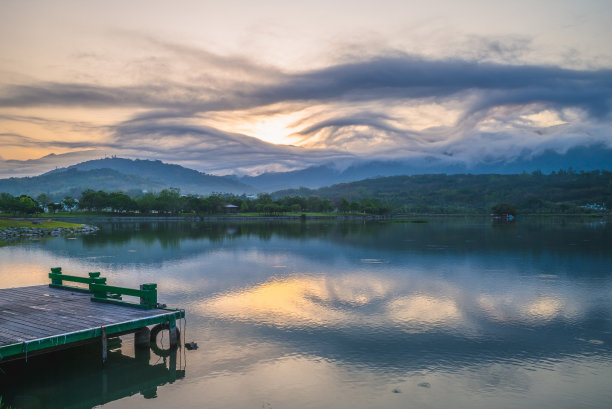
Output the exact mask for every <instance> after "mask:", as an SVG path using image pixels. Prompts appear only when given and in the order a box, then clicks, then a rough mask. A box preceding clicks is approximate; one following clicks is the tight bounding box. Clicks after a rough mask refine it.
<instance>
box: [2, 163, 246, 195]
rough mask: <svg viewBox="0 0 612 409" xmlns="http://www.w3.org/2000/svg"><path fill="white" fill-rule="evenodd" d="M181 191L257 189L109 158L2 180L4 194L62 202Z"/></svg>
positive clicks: (203, 192) (186, 171) (173, 167)
mask: <svg viewBox="0 0 612 409" xmlns="http://www.w3.org/2000/svg"><path fill="white" fill-rule="evenodd" d="M168 188H179V189H181V192H182V193H186V194H190V193H191V194H201V195H208V194H211V193H215V192H218V193H234V194H243V193H254V192H255V191H256V189H255V188H253V187H251V186H247V185H245V184H244V183H241V182H239V181H236V180H231V179H228V178H225V177H220V176H213V175H207V174H204V173H202V172H198V171H196V170H193V169H187V168H184V167H182V166H180V165H171V164H166V163H163V162H161V161H150V160H131V159H123V158H114V157H113V158H106V159H96V160H90V161H86V162H82V163H79V164H76V165H73V166H69V167H67V168H60V169H54V170H52V171H50V172H47V173H44V174H42V175H39V176H32V177H22V178H7V179H0V192H6V193H10V194H12V195H21V194H27V195H30V196H37V195H39V194H41V193H45V194H48V195H50V196H51V197H55V198H60V197H63V196H65V195H71V196H79V195H80V193H81V192H82V191H84V190H86V189H93V190H104V191H107V192H111V191H123V192H126V193H132V194H134V193H139V192H143V191H161V190H163V189H168Z"/></svg>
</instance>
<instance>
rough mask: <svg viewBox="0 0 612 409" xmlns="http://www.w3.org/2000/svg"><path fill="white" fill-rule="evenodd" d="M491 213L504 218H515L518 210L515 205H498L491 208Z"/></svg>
mask: <svg viewBox="0 0 612 409" xmlns="http://www.w3.org/2000/svg"><path fill="white" fill-rule="evenodd" d="M491 213H493V214H494V215H496V216H505V215H512V216H516V215H517V214H518V210H517V208H516V206H515V205H513V204H510V203H498V204H496V205H494V206H493V207H491Z"/></svg>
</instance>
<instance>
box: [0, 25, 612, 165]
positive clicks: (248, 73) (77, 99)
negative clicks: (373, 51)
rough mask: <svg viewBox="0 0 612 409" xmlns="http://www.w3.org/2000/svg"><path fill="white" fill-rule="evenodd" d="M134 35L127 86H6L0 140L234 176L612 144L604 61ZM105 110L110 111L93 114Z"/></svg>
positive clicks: (610, 77) (485, 45)
mask: <svg viewBox="0 0 612 409" xmlns="http://www.w3.org/2000/svg"><path fill="white" fill-rule="evenodd" d="M135 38H136V40H135V41H140V42H142V43H144V44H146V45H147V47H152V50H154V55H155V58H144V59H143V58H138V59H136V60H134V61H132V62H131V63H130V64H128V68H126V75H127V77H126V79H124V80H123V82H125V84H119V83H116V84H115V83H113V81H111V80H108V81H102V82H98V81H95V80H93V79H90V80H89V81H85V82H59V81H55V82H52V81H47V82H28V83H22V84H6V85H4V86H3V87H2V92H1V94H0V95H1V96H0V108H2V109H3V110H4V111H5V112H6V113H4V114H2V115H0V124H5V125H6V126H3V128H1V129H0V131H2V130H3V131H4V132H2V134H1V135H0V147H5V148H6V149H12V150H17V149H21V150H26V149H30V148H33V147H37V148H39V149H41V148H43V147H44V148H46V149H48V150H51V151H54V150H58V151H59V152H70V151H72V150H84V149H86V150H91V151H100V152H105V153H108V154H118V155H122V156H128V157H145V158H153V159H162V160H165V161H170V162H178V163H181V164H184V165H186V166H192V167H195V168H197V169H200V170H203V171H208V172H217V173H240V174H243V173H260V172H263V171H282V170H291V169H298V168H303V167H306V166H310V165H316V164H321V163H329V162H333V163H336V164H338V163H340V162H343V163H346V162H347V161H351V160H356V159H359V158H361V159H363V158H366V159H385V158H386V159H389V158H391V159H412V158H436V160H439V161H446V162H448V163H459V162H460V163H463V164H465V165H466V166H468V167H469V166H470V165H472V164H474V163H477V162H479V161H483V160H490V159H491V158H496V159H498V160H508V161H510V160H513V159H515V158H517V157H519V156H520V155H525V154H536V153H538V152H542V151H544V150H546V149H553V150H557V151H566V150H567V149H570V148H571V147H574V146H579V145H592V144H603V145H604V146H610V145H612V135H610V133H609V129H610V125H612V116H611V110H612V70H609V69H595V70H588V69H567V68H561V67H555V66H545V65H533V64H531V65H528V64H522V65H519V64H511V63H502V62H495V63H494V62H479V61H478V60H474V59H459V58H445V59H426V58H423V57H420V56H415V55H410V54H406V53H404V52H399V51H388V52H384V53H380V52H379V54H378V55H368V56H367V57H364V58H363V59H359V58H356V57H352V58H353V59H352V60H350V61H347V57H346V56H344V57H343V62H341V63H336V64H331V65H328V66H325V67H320V68H313V69H307V70H300V71H297V70H296V71H288V70H285V69H280V68H275V67H272V66H270V65H265V64H259V63H257V62H255V61H254V60H252V59H249V58H247V57H244V56H222V55H218V54H215V53H213V52H210V51H207V50H204V49H199V48H196V47H192V46H186V45H181V44H174V43H170V42H163V41H159V40H156V39H154V38H150V37H146V36H135ZM481 43H482V44H481V45H480V47H479V49H480V50H488V51H482V52H486V53H488V55H491V54H493V55H497V56H504V58H498V60H500V59H501V60H511V59H512V55H514V56H515V57H516V56H518V55H519V54H520V52H521V47H527V46H529V44H530V42H529V41H528V40H526V39H514V40H513V41H509V42H504V41H502V40H499V39H498V40H492V41H484V42H481ZM152 52H153V51H152ZM83 58H85V57H83ZM87 58H91V57H90V56H88V57H87ZM478 58H479V60H485V61H486V60H487V59H486V58H484V57H483V56H480V57H478ZM517 58H518V57H517ZM134 73H137V74H134ZM38 111H40V112H41V113H39V112H38ZM107 111H108V112H110V111H113V112H114V111H118V112H120V113H121V115H115V116H113V115H110V114H108V115H103V114H102V113H104V112H107ZM33 112H36V114H33ZM57 112H61V115H59V116H58V114H57ZM71 112H76V113H75V114H74V117H75V119H74V120H71V119H69V118H70V115H71ZM83 112H85V113H83ZM98 116H100V117H104V120H98ZM60 117H61V118H60ZM281 141H285V142H284V143H285V144H282V143H281V144H279V142H281ZM270 142H274V143H270ZM289 144H293V145H295V146H292V145H289Z"/></svg>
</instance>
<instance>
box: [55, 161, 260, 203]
mask: <svg viewBox="0 0 612 409" xmlns="http://www.w3.org/2000/svg"><path fill="white" fill-rule="evenodd" d="M71 169H78V170H81V171H88V170H94V169H112V170H115V171H117V172H121V173H123V174H125V175H135V176H139V177H142V178H146V179H149V180H152V181H155V182H157V183H159V184H162V185H164V186H165V187H176V188H179V189H181V191H182V192H185V193H196V194H209V193H212V192H223V193H237V194H242V193H254V192H255V188H253V187H252V186H249V185H246V184H244V183H242V182H239V181H237V180H232V179H229V178H225V177H221V176H214V175H208V174H206V173H203V172H198V171H197V170H194V169H188V168H185V167H183V166H180V165H173V164H169V163H163V162H161V161H159V160H155V161H153V160H145V159H136V160H132V159H124V158H117V157H112V158H104V159H96V160H90V161H86V162H81V163H78V164H76V165H72V166H69V167H67V168H62V169H56V170H53V171H51V172H48V173H47V174H55V173H59V172H64V171H66V170H71ZM47 174H45V175H47ZM92 188H93V187H92ZM102 190H104V189H102ZM114 190H119V189H114Z"/></svg>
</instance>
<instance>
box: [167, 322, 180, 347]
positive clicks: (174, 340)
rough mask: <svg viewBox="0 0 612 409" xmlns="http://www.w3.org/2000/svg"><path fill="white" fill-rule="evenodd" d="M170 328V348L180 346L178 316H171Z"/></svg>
mask: <svg viewBox="0 0 612 409" xmlns="http://www.w3.org/2000/svg"><path fill="white" fill-rule="evenodd" d="M168 328H169V329H170V348H172V349H175V348H176V347H177V346H178V334H177V330H176V318H175V317H174V316H172V317H170V321H169V322H168Z"/></svg>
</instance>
